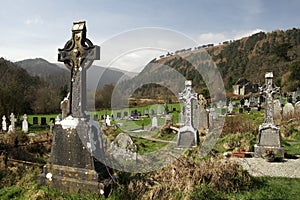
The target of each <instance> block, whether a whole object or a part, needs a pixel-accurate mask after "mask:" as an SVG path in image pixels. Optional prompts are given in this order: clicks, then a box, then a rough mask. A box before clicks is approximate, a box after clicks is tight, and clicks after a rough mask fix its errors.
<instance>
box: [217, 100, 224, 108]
mask: <svg viewBox="0 0 300 200" xmlns="http://www.w3.org/2000/svg"><path fill="white" fill-rule="evenodd" d="M217 108H223V102H222V101H221V100H220V101H219V102H218V105H217Z"/></svg>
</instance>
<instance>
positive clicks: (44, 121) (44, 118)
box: [41, 117, 47, 126]
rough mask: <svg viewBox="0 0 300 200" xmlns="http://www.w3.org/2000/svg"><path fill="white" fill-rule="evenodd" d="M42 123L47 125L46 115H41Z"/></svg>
mask: <svg viewBox="0 0 300 200" xmlns="http://www.w3.org/2000/svg"><path fill="white" fill-rule="evenodd" d="M41 125H42V126H46V125H47V119H46V117H41Z"/></svg>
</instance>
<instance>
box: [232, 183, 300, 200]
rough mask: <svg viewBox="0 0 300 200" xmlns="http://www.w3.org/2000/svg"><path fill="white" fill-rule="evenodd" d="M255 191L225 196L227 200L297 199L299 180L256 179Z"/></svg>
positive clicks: (299, 186)
mask: <svg viewBox="0 0 300 200" xmlns="http://www.w3.org/2000/svg"><path fill="white" fill-rule="evenodd" d="M258 181H259V183H257V188H256V189H250V188H249V190H248V191H243V192H239V193H235V194H227V195H226V198H227V199H291V200H294V199H299V198H300V190H299V188H300V179H299V178H266V177H265V178H258Z"/></svg>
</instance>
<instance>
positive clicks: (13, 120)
mask: <svg viewBox="0 0 300 200" xmlns="http://www.w3.org/2000/svg"><path fill="white" fill-rule="evenodd" d="M9 119H10V129H9V131H10V132H13V131H15V130H16V126H15V124H16V121H17V119H16V118H15V115H14V113H11V114H10V116H9Z"/></svg>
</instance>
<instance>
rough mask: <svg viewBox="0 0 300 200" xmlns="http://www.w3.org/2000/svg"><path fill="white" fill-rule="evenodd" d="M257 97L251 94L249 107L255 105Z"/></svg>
mask: <svg viewBox="0 0 300 200" xmlns="http://www.w3.org/2000/svg"><path fill="white" fill-rule="evenodd" d="M255 103H256V102H255V96H254V94H253V93H252V92H251V94H250V97H249V106H250V107H252V106H254V105H255Z"/></svg>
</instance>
